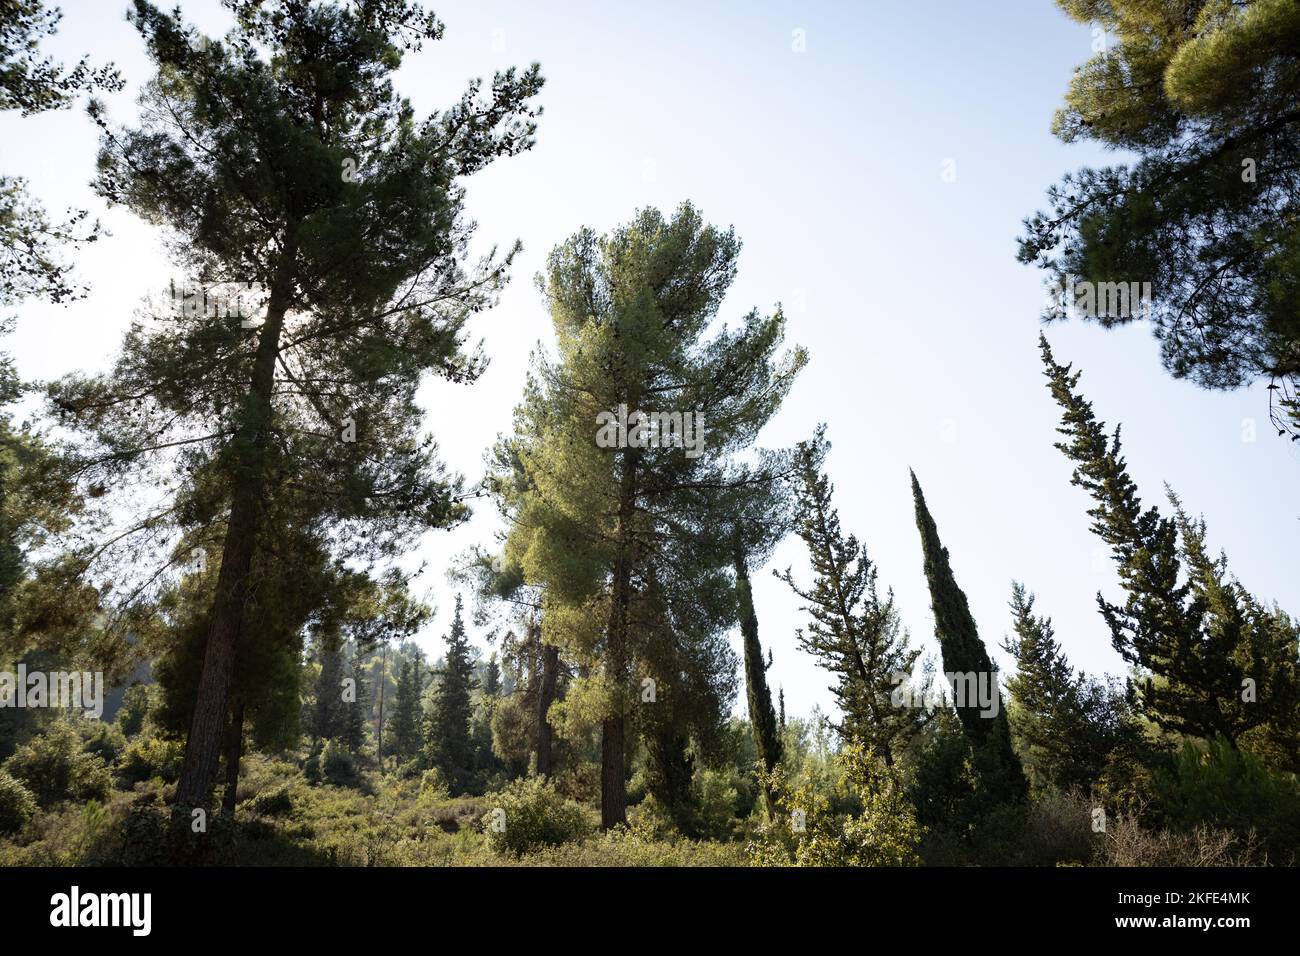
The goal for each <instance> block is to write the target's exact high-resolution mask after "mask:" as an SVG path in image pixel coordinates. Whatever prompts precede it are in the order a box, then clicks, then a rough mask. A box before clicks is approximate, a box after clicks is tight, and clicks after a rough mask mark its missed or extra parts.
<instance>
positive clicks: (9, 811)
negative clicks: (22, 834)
mask: <svg viewBox="0 0 1300 956" xmlns="http://www.w3.org/2000/svg"><path fill="white" fill-rule="evenodd" d="M35 814H36V798H35V797H33V796H32V794H31V791H30V790H28V789H27V788H26V787H24V786H23V785H22V783H21V782H20V781H18V780H16V779H14V778H13V777H12V776H10V775H9V774H8V773H6V772H5V771H4V770H0V833H15V832H17V831H18V830H21V829H22V828H23V826H24V825H25V824H26V823H27V821H28V820H30V819H31V818H32V817H33V816H34V815H35Z"/></svg>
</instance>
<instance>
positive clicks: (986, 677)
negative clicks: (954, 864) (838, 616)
mask: <svg viewBox="0 0 1300 956" xmlns="http://www.w3.org/2000/svg"><path fill="white" fill-rule="evenodd" d="M912 498H913V501H914V502H915V505H916V527H917V530H918V531H919V532H920V533H921V551H922V554H923V555H924V559H925V578H926V581H927V582H928V584H929V586H930V606H931V608H932V610H933V611H934V635H935V637H936V638H937V639H938V641H939V648H940V651H941V653H942V655H943V669H944V672H945V674H952V675H959V676H958V677H957V678H956V679H964V680H965V681H966V682H967V683H966V684H965V687H964V688H963V689H964V690H965V693H958V694H956V697H957V700H956V701H955V703H956V711H957V717H958V718H959V719H960V720H961V725H962V729H963V730H964V731H965V733H966V737H967V739H968V740H969V741H970V743H971V749H972V753H973V755H974V761H975V767H976V772H977V774H978V777H979V780H980V782H981V784H982V785H983V792H984V794H986V795H987V796H988V797H989V798H991V799H992V800H994V801H997V802H1017V801H1020V800H1023V799H1024V797H1025V795H1026V792H1027V789H1028V785H1027V781H1026V780H1025V774H1024V770H1023V768H1022V767H1021V765H1020V759H1019V758H1018V757H1017V756H1016V754H1015V751H1014V750H1013V749H1012V745H1011V729H1010V725H1009V723H1008V720H1007V711H1006V707H1005V706H1003V702H1002V692H1001V689H1000V688H999V687H998V683H997V671H996V670H995V669H994V667H993V662H992V661H991V660H990V659H989V655H988V651H987V650H985V648H984V643H983V641H981V640H980V636H979V631H978V629H977V628H976V626H975V618H974V617H972V616H971V612H970V606H969V605H968V604H967V603H966V595H965V593H963V592H962V589H961V588H960V587H958V586H957V581H956V579H955V578H954V577H953V573H952V566H951V565H950V564H949V562H948V549H947V548H945V547H944V546H943V543H942V542H941V541H940V540H939V529H938V527H937V526H936V525H935V523H934V518H932V517H931V516H930V510H929V508H927V507H926V504H925V496H924V494H922V492H921V484H920V482H918V481H917V480H916V474H915V472H913V473H912ZM972 680H973V681H974V682H975V686H974V687H972V684H971V681H972ZM975 688H978V689H980V691H981V694H980V695H977V694H974V693H971V692H970V691H971V690H973V689H975ZM954 690H956V688H954ZM984 694H987V696H988V703H989V705H990V706H988V707H985V706H984V705H983V704H982V703H981V702H980V701H979V700H978V699H971V698H973V697H977V696H982V695H984ZM963 698H964V699H963ZM991 711H995V712H991Z"/></svg>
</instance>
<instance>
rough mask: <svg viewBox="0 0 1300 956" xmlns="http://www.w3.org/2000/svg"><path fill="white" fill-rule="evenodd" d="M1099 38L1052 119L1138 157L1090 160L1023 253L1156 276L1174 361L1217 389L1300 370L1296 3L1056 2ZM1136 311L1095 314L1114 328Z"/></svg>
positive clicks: (1090, 274)
mask: <svg viewBox="0 0 1300 956" xmlns="http://www.w3.org/2000/svg"><path fill="white" fill-rule="evenodd" d="M1058 5H1060V7H1061V8H1062V9H1063V10H1065V12H1066V13H1067V14H1069V16H1070V17H1071V18H1073V20H1075V21H1079V22H1084V23H1089V25H1093V27H1095V30H1096V33H1097V35H1099V43H1096V44H1095V47H1093V51H1095V52H1093V56H1092V59H1091V60H1088V62H1086V64H1084V65H1083V66H1082V68H1080V69H1078V70H1076V72H1075V74H1074V77H1073V79H1071V81H1070V87H1069V91H1067V92H1066V98H1065V105H1063V108H1062V109H1060V111H1058V112H1057V116H1056V118H1054V121H1053V131H1054V133H1056V135H1057V137H1058V138H1061V139H1062V140H1065V142H1067V143H1070V142H1076V140H1088V139H1091V140H1095V142H1097V143H1101V144H1104V146H1106V147H1110V148H1115V150H1121V151H1123V152H1125V153H1126V155H1131V156H1132V157H1134V159H1132V161H1130V163H1126V164H1117V165H1109V166H1106V168H1104V169H1083V170H1080V172H1078V173H1074V174H1070V176H1067V177H1065V179H1063V181H1062V182H1061V183H1060V185H1058V186H1054V187H1053V189H1052V190H1050V191H1049V199H1050V203H1052V209H1050V212H1045V213H1044V212H1040V213H1037V215H1036V216H1034V217H1032V219H1030V220H1027V221H1026V228H1027V233H1026V237H1024V238H1023V239H1022V241H1021V259H1022V261H1026V263H1037V264H1039V265H1041V267H1043V268H1047V269H1049V271H1050V273H1052V274H1053V277H1054V278H1056V280H1057V281H1058V285H1061V284H1063V281H1065V280H1066V278H1069V277H1074V278H1075V280H1076V281H1087V282H1093V284H1102V282H1130V281H1138V280H1141V281H1147V282H1149V284H1151V290H1152V298H1153V310H1152V312H1151V315H1149V317H1151V319H1152V324H1153V329H1154V332H1156V334H1157V336H1158V337H1160V339H1161V345H1162V351H1164V359H1165V364H1166V367H1167V368H1169V369H1170V371H1171V372H1173V373H1174V375H1177V376H1191V377H1193V378H1195V380H1197V381H1199V382H1201V384H1204V385H1208V386H1210V388H1232V386H1235V385H1240V384H1242V382H1244V381H1249V380H1251V378H1253V377H1256V376H1258V375H1265V376H1290V377H1292V380H1294V377H1295V376H1296V375H1297V373H1300V351H1297V347H1296V346H1297V343H1300V320H1297V319H1296V315H1297V312H1296V302H1297V295H1300V267H1297V263H1300V259H1297V252H1300V239H1297V238H1296V230H1295V228H1294V221H1295V216H1296V212H1297V199H1296V196H1297V186H1300V172H1297V169H1296V165H1295V163H1292V161H1291V157H1292V156H1295V152H1296V148H1297V146H1300V65H1297V64H1296V59H1295V47H1296V42H1297V40H1300V9H1297V8H1296V5H1295V4H1294V3H1291V0H1245V1H1244V3H1221V1H1218V0H1106V1H1101V0H1058ZM1136 315H1139V312H1138V311H1131V313H1130V315H1121V313H1118V312H1112V313H1110V315H1099V316H1096V317H1097V319H1099V320H1100V321H1101V323H1102V324H1105V325H1113V324H1122V323H1127V321H1131V320H1132V319H1134V317H1135V316H1136Z"/></svg>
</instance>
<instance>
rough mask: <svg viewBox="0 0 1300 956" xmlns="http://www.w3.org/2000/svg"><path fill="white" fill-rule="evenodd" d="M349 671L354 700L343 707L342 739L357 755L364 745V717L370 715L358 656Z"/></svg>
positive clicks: (364, 680) (363, 672)
mask: <svg viewBox="0 0 1300 956" xmlns="http://www.w3.org/2000/svg"><path fill="white" fill-rule="evenodd" d="M351 670H352V673H351V676H352V680H353V683H354V685H355V693H356V699H355V700H352V701H348V702H347V703H346V705H345V709H344V715H343V735H342V739H343V742H344V743H345V744H347V745H348V749H349V750H351V751H352V752H353V753H354V754H359V753H361V748H362V747H364V746H365V743H366V716H367V715H368V714H369V713H370V695H369V694H368V693H367V690H366V678H365V670H364V668H363V667H362V661H361V658H360V656H357V657H355V658H353V660H352V669H351Z"/></svg>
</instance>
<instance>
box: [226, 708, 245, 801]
mask: <svg viewBox="0 0 1300 956" xmlns="http://www.w3.org/2000/svg"><path fill="white" fill-rule="evenodd" d="M235 696H236V700H235V703H234V706H233V707H232V708H231V713H230V726H229V727H228V728H226V792H225V794H224V795H223V796H222V800H221V810H222V813H223V814H227V815H229V816H230V817H231V818H233V817H234V815H235V805H236V804H237V803H238V802H239V761H240V760H241V759H243V756H244V701H243V699H242V698H241V697H240V696H239V694H238V693H236V695H235Z"/></svg>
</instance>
